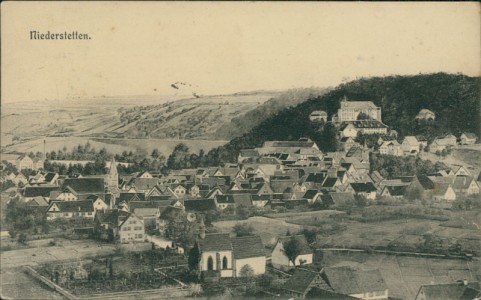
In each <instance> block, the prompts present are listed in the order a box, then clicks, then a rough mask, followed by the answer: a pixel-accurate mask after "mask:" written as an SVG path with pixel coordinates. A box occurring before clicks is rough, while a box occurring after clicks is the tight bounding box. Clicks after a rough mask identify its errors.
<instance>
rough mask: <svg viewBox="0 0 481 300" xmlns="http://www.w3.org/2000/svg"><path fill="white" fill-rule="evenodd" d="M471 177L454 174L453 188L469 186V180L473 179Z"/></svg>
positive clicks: (458, 188)
mask: <svg viewBox="0 0 481 300" xmlns="http://www.w3.org/2000/svg"><path fill="white" fill-rule="evenodd" d="M473 180H474V179H473V177H471V176H456V177H455V178H454V182H453V188H454V189H455V190H464V189H467V188H469V186H470V185H471V182H472V181H473Z"/></svg>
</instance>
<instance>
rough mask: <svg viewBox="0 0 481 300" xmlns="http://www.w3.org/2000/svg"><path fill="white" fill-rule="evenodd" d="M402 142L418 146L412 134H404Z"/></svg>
mask: <svg viewBox="0 0 481 300" xmlns="http://www.w3.org/2000/svg"><path fill="white" fill-rule="evenodd" d="M403 142H406V143H408V144H409V145H411V146H418V145H419V142H418V139H417V138H416V137H415V136H413V135H408V136H405V137H404V141H403Z"/></svg>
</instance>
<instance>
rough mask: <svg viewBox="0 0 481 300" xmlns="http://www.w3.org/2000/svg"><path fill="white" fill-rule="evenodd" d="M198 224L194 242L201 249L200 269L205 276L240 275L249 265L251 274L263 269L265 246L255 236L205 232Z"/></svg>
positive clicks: (258, 272) (262, 272)
mask: <svg viewBox="0 0 481 300" xmlns="http://www.w3.org/2000/svg"><path fill="white" fill-rule="evenodd" d="M204 230H205V228H201V232H200V234H199V235H200V239H199V241H198V243H197V246H198V247H199V253H200V261H199V271H200V272H201V274H202V275H203V277H204V279H205V280H206V279H207V278H212V277H214V278H219V277H241V276H242V270H243V269H245V268H247V267H245V266H247V265H248V266H249V267H250V269H252V270H253V272H254V275H260V274H264V273H265V264H266V257H265V251H264V246H263V245H262V241H261V239H260V238H259V237H258V236H248V237H239V238H230V237H229V234H225V233H221V234H205V231H204Z"/></svg>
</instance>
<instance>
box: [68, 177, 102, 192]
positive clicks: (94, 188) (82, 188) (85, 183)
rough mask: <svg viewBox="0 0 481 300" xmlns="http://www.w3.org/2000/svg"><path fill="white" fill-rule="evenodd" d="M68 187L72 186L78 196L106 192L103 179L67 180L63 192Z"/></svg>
mask: <svg viewBox="0 0 481 300" xmlns="http://www.w3.org/2000/svg"><path fill="white" fill-rule="evenodd" d="M67 186H70V187H71V188H72V189H73V190H74V191H76V192H77V194H86V193H88V194H97V193H104V192H105V181H104V178H101V177H83V178H67V179H65V180H64V182H63V185H62V190H63V189H64V188H65V187H67Z"/></svg>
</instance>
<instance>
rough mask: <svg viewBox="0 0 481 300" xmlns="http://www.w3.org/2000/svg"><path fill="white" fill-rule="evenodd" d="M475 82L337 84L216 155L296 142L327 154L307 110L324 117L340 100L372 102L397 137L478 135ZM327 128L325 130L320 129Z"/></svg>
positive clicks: (440, 77)
mask: <svg viewBox="0 0 481 300" xmlns="http://www.w3.org/2000/svg"><path fill="white" fill-rule="evenodd" d="M480 84H481V80H480V78H479V77H468V76H464V75H458V74H456V75H454V74H446V73H436V74H426V75H415V76H389V77H373V78H365V79H359V80H355V81H352V82H349V83H345V84H341V85H339V86H338V87H336V88H335V89H333V90H331V91H329V92H328V93H327V94H325V95H322V96H319V97H314V98H311V99H309V100H308V101H305V102H303V103H300V104H299V105H297V106H295V107H290V108H286V109H284V110H282V111H279V112H278V113H277V114H275V115H273V116H271V117H268V118H266V120H265V121H263V122H262V123H260V124H259V125H257V126H255V127H253V128H252V130H251V131H249V132H248V133H246V134H244V135H243V136H242V137H238V138H235V139H233V140H231V142H230V143H229V144H227V145H226V146H224V147H223V148H220V149H217V150H216V151H218V152H221V154H220V156H223V157H225V158H229V159H233V158H234V157H235V156H236V153H237V151H238V150H239V149H242V148H252V147H258V146H260V145H262V143H263V142H264V141H266V140H296V139H298V138H300V137H309V138H311V139H312V140H314V141H315V142H316V143H318V145H319V147H320V148H321V149H323V150H331V149H330V148H331V146H330V141H328V140H326V136H325V135H324V133H323V132H324V131H325V130H321V129H322V128H320V127H319V125H316V124H312V123H311V122H310V121H309V118H308V116H309V114H310V113H311V112H312V111H313V110H325V111H327V113H328V115H329V118H330V117H331V116H332V115H333V114H334V113H336V112H337V109H338V108H339V107H340V100H341V99H342V98H343V97H344V96H346V97H347V98H348V99H349V100H352V101H356V100H357V101H360V100H364V101H366V100H367V101H372V102H374V103H375V104H376V105H378V106H380V107H381V108H382V120H383V122H384V123H385V124H387V125H389V126H390V127H391V128H392V129H395V130H397V131H398V133H399V135H400V137H402V136H404V135H411V134H429V135H441V134H446V133H453V134H455V135H456V136H458V135H459V134H460V133H461V132H473V133H475V134H477V135H478V136H479V135H480V133H481V129H480V126H481V120H480V99H481V97H480V86H481V85H480ZM422 108H426V109H429V110H431V111H433V112H434V113H435V114H436V120H435V121H434V122H432V123H430V124H425V123H424V122H422V123H418V122H415V121H414V117H415V116H416V114H417V113H418V112H419V111H420V110H421V109H422ZM326 127H327V126H326Z"/></svg>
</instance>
